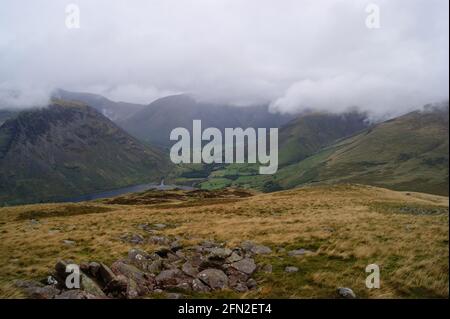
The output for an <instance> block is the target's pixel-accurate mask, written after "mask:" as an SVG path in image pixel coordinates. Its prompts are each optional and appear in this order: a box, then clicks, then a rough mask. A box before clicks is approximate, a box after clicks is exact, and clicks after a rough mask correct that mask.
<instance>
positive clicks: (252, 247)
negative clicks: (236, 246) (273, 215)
mask: <svg viewBox="0 0 450 319" xmlns="http://www.w3.org/2000/svg"><path fill="white" fill-rule="evenodd" d="M241 247H242V249H243V250H244V251H246V252H248V253H252V254H255V255H264V254H270V253H271V252H272V249H270V248H269V247H267V246H263V245H257V244H255V243H253V242H251V241H248V240H247V241H244V242H242V243H241Z"/></svg>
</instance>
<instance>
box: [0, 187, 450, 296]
mask: <svg viewBox="0 0 450 319" xmlns="http://www.w3.org/2000/svg"><path fill="white" fill-rule="evenodd" d="M133 196H134V195H133ZM206 197H209V196H206ZM206 197H205V199H204V202H203V203H204V205H201V203H202V201H201V199H196V200H195V201H193V202H192V203H191V202H190V201H180V202H179V205H178V204H177V203H171V205H170V207H161V206H160V205H132V204H129V203H127V204H126V205H119V204H106V203H100V202H91V203H89V202H85V203H81V204H73V206H78V207H80V208H78V209H79V211H82V210H83V211H84V209H86V211H89V209H91V208H87V207H97V208H96V209H98V208H108V209H110V210H109V211H106V210H105V211H97V212H95V213H86V214H74V215H64V214H63V215H61V214H57V213H56V214H53V215H52V214H48V212H51V211H53V212H55V211H56V212H58V211H64V210H65V209H64V207H67V205H68V204H41V205H28V206H17V207H10V208H2V209H0V295H1V296H2V297H7V298H8V297H11V298H14V297H21V294H20V291H18V290H17V288H15V287H14V285H12V284H11V283H12V281H13V280H14V279H27V278H39V279H40V278H42V277H43V276H46V275H47V274H48V272H49V270H51V269H53V266H54V264H55V262H56V261H57V259H60V258H65V259H72V260H74V261H76V262H82V261H102V262H105V263H107V264H108V263H112V262H113V261H115V260H117V259H119V258H123V257H124V256H126V254H127V252H128V250H129V249H131V248H132V247H133V246H134V245H132V244H129V243H126V242H122V241H121V240H120V236H121V235H123V234H124V233H138V234H141V235H145V236H148V234H146V233H145V231H143V230H141V229H139V228H138V227H137V225H139V224H144V223H148V224H155V223H164V224H166V225H169V226H170V227H166V228H164V229H162V230H160V231H159V232H160V234H162V235H165V236H180V237H182V238H183V239H182V243H183V244H185V245H190V244H196V243H199V242H201V241H203V240H205V239H214V240H217V241H222V242H225V244H226V246H229V247H233V246H236V245H238V244H240V243H241V242H242V241H244V240H252V241H254V242H257V243H261V244H265V245H268V246H269V247H271V248H272V250H273V252H272V254H269V255H264V256H258V257H257V262H258V263H270V264H272V266H273V273H263V272H259V273H258V274H257V280H258V287H259V288H258V289H257V290H256V291H251V292H248V293H246V294H236V293H233V292H231V291H223V292H217V293H214V294H206V295H201V294H200V295H198V294H193V295H191V296H190V297H196V298H211V297H213V298H219V297H224V298H228V297H230V298H231V297H249V298H269V297H271V298H333V297H335V296H336V295H335V289H336V288H337V287H340V286H347V287H350V288H352V289H353V290H354V291H355V293H356V294H357V295H358V296H359V297H362V298H428V297H432V298H435V297H437V298H448V295H449V279H448V270H449V269H448V268H449V267H448V257H449V246H448V245H449V244H448V239H449V230H448V226H449V225H448V212H447V213H445V209H444V208H447V209H448V197H442V196H434V195H428V194H420V193H402V192H395V191H390V190H386V189H382V188H376V187H370V186H361V185H340V186H320V187H306V188H300V189H293V190H289V191H283V192H277V193H270V194H254V195H253V196H250V197H247V196H245V197H240V198H236V200H230V201H229V200H227V202H223V203H221V202H220V201H216V202H215V203H214V205H211V202H210V201H211V200H214V198H212V199H211V198H206ZM189 203H191V204H192V205H190V204H189ZM69 206H71V205H69ZM374 207H375V209H374ZM395 207H413V208H414V207H416V208H417V207H419V208H421V209H423V208H424V207H425V208H427V209H431V210H434V209H437V210H439V212H440V213H439V214H410V213H400V214H399V213H396V210H395ZM92 209H94V208H92ZM94 210H95V209H94ZM30 211H32V212H34V214H36V213H38V212H41V213H42V214H43V215H41V217H36V216H37V215H32V216H31V215H26V214H27V212H28V213H29V212H30ZM24 214H25V215H24ZM18 216H22V217H21V218H19V219H18ZM24 216H27V217H30V218H35V219H38V220H39V223H37V224H36V223H31V222H30V220H29V219H25V218H24ZM63 240H73V241H75V242H76V245H73V246H70V245H64V244H63ZM139 246H140V247H141V248H142V249H144V250H149V251H151V250H153V249H155V248H156V246H154V245H151V244H144V245H139ZM299 248H304V249H308V250H310V251H311V253H308V254H306V255H303V256H301V257H291V256H289V255H288V251H289V250H292V249H299ZM371 263H375V264H378V265H379V266H380V269H381V288H380V289H367V288H366V287H365V278H366V276H367V274H366V273H365V267H366V266H367V265H368V264H371ZM286 266H296V267H298V268H299V272H297V273H285V272H284V268H285V267H286ZM149 297H158V296H149Z"/></svg>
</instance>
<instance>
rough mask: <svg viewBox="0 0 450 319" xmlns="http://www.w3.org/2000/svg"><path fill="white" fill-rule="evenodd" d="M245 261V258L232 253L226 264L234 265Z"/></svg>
mask: <svg viewBox="0 0 450 319" xmlns="http://www.w3.org/2000/svg"><path fill="white" fill-rule="evenodd" d="M242 259H244V257H242V256H241V255H239V254H238V253H237V252H235V251H233V252H232V253H231V255H230V256H229V257H228V258H227V259H226V262H227V263H228V264H231V263H234V262H236V261H239V260H242Z"/></svg>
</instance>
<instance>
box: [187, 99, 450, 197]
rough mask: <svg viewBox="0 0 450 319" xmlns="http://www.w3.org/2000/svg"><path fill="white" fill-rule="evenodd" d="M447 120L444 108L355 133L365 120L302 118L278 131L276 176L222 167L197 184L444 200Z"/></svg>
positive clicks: (235, 166) (356, 117) (249, 168)
mask: <svg viewBox="0 0 450 319" xmlns="http://www.w3.org/2000/svg"><path fill="white" fill-rule="evenodd" d="M448 116H449V114H448V106H446V107H440V108H435V107H431V106H430V107H428V108H425V110H424V111H416V112H412V113H409V114H406V115H404V116H400V117H398V118H395V119H392V120H389V121H386V122H383V123H380V124H377V125H374V126H372V127H370V128H366V129H364V130H362V131H359V132H357V131H358V130H359V129H360V128H361V127H363V125H364V120H363V118H361V117H359V115H357V114H353V115H346V116H343V115H341V116H339V115H323V114H322V115H319V114H313V115H309V116H305V117H301V118H300V119H298V120H296V121H293V122H291V123H289V124H288V125H287V126H285V127H283V128H282V129H281V130H280V138H279V140H280V142H279V143H280V149H279V161H280V165H279V170H278V172H277V173H276V174H274V175H270V176H268V175H259V174H258V165H248V164H232V165H227V166H224V165H222V166H219V167H216V168H214V169H213V170H211V171H207V172H206V173H207V174H206V175H207V177H206V178H204V179H200V181H199V183H200V186H201V187H202V188H205V189H218V188H221V187H228V186H238V187H245V188H254V189H258V190H262V191H266V192H270V191H277V190H280V189H289V188H293V187H296V186H299V185H304V184H313V183H327V184H333V183H347V182H351V183H361V184H367V185H375V186H382V187H388V188H391V189H395V190H405V191H419V192H426V193H432V194H440V195H448V183H449V180H448V176H449V174H448V165H449V160H448V153H449V138H448V130H449V122H448ZM352 131H353V132H357V133H356V134H354V135H353V136H350V137H346V138H345V136H346V135H348V134H350V132H352ZM183 174H184V175H183ZM183 174H182V176H184V177H186V176H189V174H186V173H183ZM180 181H182V180H180Z"/></svg>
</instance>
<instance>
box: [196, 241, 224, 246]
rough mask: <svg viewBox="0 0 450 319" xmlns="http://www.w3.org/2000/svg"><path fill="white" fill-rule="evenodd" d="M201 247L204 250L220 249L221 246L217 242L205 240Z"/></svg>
mask: <svg viewBox="0 0 450 319" xmlns="http://www.w3.org/2000/svg"><path fill="white" fill-rule="evenodd" d="M200 246H201V247H202V248H215V247H220V245H219V244H218V243H216V242H215V241H212V240H205V241H203V242H202V243H201V244H200Z"/></svg>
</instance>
